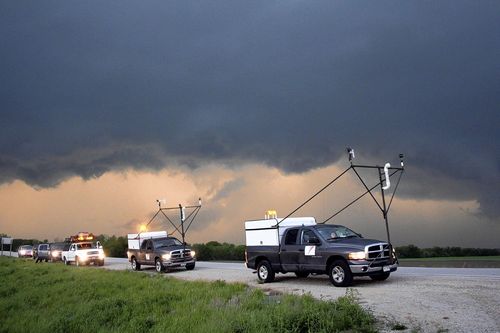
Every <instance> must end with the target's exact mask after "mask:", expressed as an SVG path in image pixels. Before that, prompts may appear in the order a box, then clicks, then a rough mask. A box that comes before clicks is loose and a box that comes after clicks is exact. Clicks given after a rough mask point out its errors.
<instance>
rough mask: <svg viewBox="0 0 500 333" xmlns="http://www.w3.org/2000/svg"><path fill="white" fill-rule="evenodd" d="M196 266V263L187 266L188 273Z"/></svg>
mask: <svg viewBox="0 0 500 333" xmlns="http://www.w3.org/2000/svg"><path fill="white" fill-rule="evenodd" d="M194 265H195V264H194V263H193V264H187V265H186V270H187V271H192V270H193V269H194Z"/></svg>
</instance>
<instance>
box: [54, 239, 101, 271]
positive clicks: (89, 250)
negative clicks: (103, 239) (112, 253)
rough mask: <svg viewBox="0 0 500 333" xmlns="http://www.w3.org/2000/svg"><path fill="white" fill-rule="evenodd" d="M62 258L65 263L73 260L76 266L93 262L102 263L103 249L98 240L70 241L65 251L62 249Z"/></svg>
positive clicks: (95, 263)
mask: <svg viewBox="0 0 500 333" xmlns="http://www.w3.org/2000/svg"><path fill="white" fill-rule="evenodd" d="M61 256H62V260H63V262H64V264H65V265H70V264H71V263H72V262H74V263H75V264H76V265H77V266H81V265H86V264H90V263H93V264H94V265H98V266H103V265H104V257H105V256H104V250H103V249H102V246H101V244H100V243H99V242H96V243H92V242H79V243H72V244H70V246H69V249H68V250H67V251H62V254H61Z"/></svg>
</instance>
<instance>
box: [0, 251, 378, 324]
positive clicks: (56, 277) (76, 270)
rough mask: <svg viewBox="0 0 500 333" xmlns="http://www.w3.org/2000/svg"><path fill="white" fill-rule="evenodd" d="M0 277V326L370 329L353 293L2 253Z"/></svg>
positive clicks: (368, 319)
mask: <svg viewBox="0 0 500 333" xmlns="http://www.w3.org/2000/svg"><path fill="white" fill-rule="evenodd" d="M0 279H1V283H0V318H1V320H0V332H51V333H57V332H64V333H66V332H120V333H123V332H134V333H136V332H205V333H207V332H339V331H346V330H351V331H354V332H374V331H375V326H374V325H375V323H374V318H373V316H372V315H371V314H369V313H367V312H366V311H364V310H363V309H362V308H361V307H360V306H359V305H358V304H357V303H356V301H355V298H354V296H352V294H349V295H346V296H344V297H341V298H339V299H338V300H336V301H334V302H333V301H332V302H325V301H319V300H316V299H314V298H312V297H310V296H293V295H271V296H269V295H267V294H266V293H265V292H263V291H262V290H260V289H251V288H249V287H248V286H246V285H244V284H229V283H225V282H222V281H216V282H188V281H181V280H177V279H174V278H169V277H165V276H163V275H162V276H159V275H156V274H155V275H151V274H145V273H137V272H128V271H107V270H102V269H95V268H90V267H67V266H64V265H61V264H47V263H43V264H35V263H33V262H32V261H28V260H20V259H14V258H6V257H0ZM326 288H328V287H326Z"/></svg>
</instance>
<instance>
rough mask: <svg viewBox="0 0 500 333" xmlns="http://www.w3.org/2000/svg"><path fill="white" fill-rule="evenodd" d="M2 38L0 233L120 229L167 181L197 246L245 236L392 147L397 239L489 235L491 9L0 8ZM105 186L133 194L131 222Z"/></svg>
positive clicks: (495, 42)
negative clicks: (396, 171) (201, 199)
mask: <svg viewBox="0 0 500 333" xmlns="http://www.w3.org/2000/svg"><path fill="white" fill-rule="evenodd" d="M0 31H2V33H1V34H0V78H1V80H0V183H1V184H2V185H0V198H4V200H2V201H0V232H9V233H11V234H14V236H19V237H21V236H23V237H24V236H27V235H29V236H32V237H37V235H42V234H43V235H44V237H48V238H52V237H50V236H51V235H54V237H64V236H65V235H66V234H67V233H71V232H73V231H75V232H76V231H78V230H75V229H77V227H78V228H85V229H91V231H95V232H96V233H100V232H106V233H108V234H112V233H116V234H124V233H126V229H127V225H131V223H135V221H140V220H142V219H144V218H147V217H148V216H150V214H151V212H153V211H154V202H155V200H156V199H157V198H158V196H159V195H162V194H161V192H162V189H161V188H160V187H158V185H159V184H164V185H165V186H166V187H165V188H164V190H163V192H164V193H165V194H164V196H167V197H168V198H169V199H171V201H172V202H174V203H175V204H177V203H178V202H180V201H181V200H186V201H189V200H195V198H197V196H198V195H200V196H201V195H205V196H206V197H208V198H209V199H210V200H209V201H207V203H206V207H204V210H203V211H202V212H201V213H200V219H202V221H204V224H201V226H198V227H197V228H202V227H203V225H204V226H205V228H206V230H205V233H202V232H201V231H200V229H197V230H198V232H199V233H200V234H199V235H198V236H197V237H198V239H199V240H210V239H216V240H228V241H235V242H242V241H243V237H244V234H243V225H242V221H243V220H245V219H251V218H255V217H260V216H261V215H263V212H264V209H269V208H277V207H282V210H281V211H279V213H281V214H280V215H285V214H286V211H285V210H286V209H292V208H293V206H294V205H295V206H296V205H298V204H300V201H301V200H303V199H305V198H306V197H307V196H308V195H310V194H311V193H313V192H314V191H315V190H316V189H317V188H319V187H321V186H322V185H323V183H321V182H320V181H318V180H319V179H321V180H324V181H325V182H328V180H329V179H331V178H333V177H334V176H335V172H337V171H341V170H342V169H343V168H345V166H346V165H347V164H346V161H345V160H346V156H345V147H346V146H352V147H354V148H355V150H356V153H357V161H359V162H363V163H378V164H381V165H382V164H384V163H385V162H391V163H393V164H397V163H398V158H397V155H398V154H399V153H405V155H406V166H407V172H406V174H405V176H404V178H403V183H402V185H401V188H400V191H401V192H400V193H399V194H398V200H400V201H397V202H395V204H396V203H400V207H401V208H400V209H401V210H400V211H399V213H398V212H394V214H396V216H397V219H395V218H392V221H391V223H392V224H391V225H394V228H395V229H396V230H399V231H397V232H396V233H397V234H398V236H399V239H398V238H394V237H393V238H394V239H395V242H397V243H400V244H401V243H410V242H413V243H415V244H427V245H447V244H453V245H468V246H474V245H476V246H478V247H480V246H482V245H483V244H482V243H484V244H486V245H488V246H496V247H498V246H500V245H499V243H498V235H499V234H500V229H499V224H500V195H499V194H498V193H499V190H500V147H499V146H500V145H499V139H500V131H499V127H500V126H499V125H500V112H499V106H500V34H499V32H500V3H499V2H498V1H479V2H478V1H439V2H423V1H406V2H385V1H377V2H373V1H361V2H348V1H313V2H309V1H275V2H272V1H260V2H259V1H252V2H240V1H210V2H208V1H206V2H195V1H177V2H174V1H170V2H167V1H148V2H128V1H85V2H75V1H43V2H40V1H24V2H19V1H0ZM132 175H133V176H132ZM270 175H274V176H270ZM368 176H369V175H367V177H368ZM199 177H202V178H203V181H202V180H200V179H197V178H199ZM266 177H271V178H270V179H275V180H276V181H279V182H281V183H280V186H281V187H282V188H283V189H284V191H285V192H284V193H288V195H289V196H283V195H275V196H273V195H271V194H270V192H269V191H267V190H266V185H265V183H262V179H266ZM297 179H300V182H301V186H295V185H294V182H295V181H297ZM181 180H182V181H184V182H186V183H185V184H184V185H185V186H186V187H187V188H186V187H182V186H181V187H182V188H179V187H177V186H175V185H171V184H175V183H176V181H181ZM143 181H144V182H153V183H151V184H150V183H148V184H150V185H148V186H147V188H146V187H144V188H142V187H141V186H142V185H141V184H143ZM155 184H156V185H155ZM167 184H169V185H168V186H173V187H168V188H167ZM259 185H260V186H259ZM144 186H145V185H144ZM315 186H316V187H315ZM357 186H358V184H356V183H355V182H354V181H352V179H351V181H348V182H347V183H346V184H345V187H343V188H344V191H343V192H342V194H336V195H335V196H332V197H328V198H330V199H331V200H326V199H322V200H324V201H323V202H321V205H320V206H318V209H321V210H323V209H326V208H325V207H330V208H331V209H332V210H333V208H334V207H335V205H334V203H333V202H334V201H335V199H336V198H338V196H339V195H341V196H342V198H344V196H345V195H346V194H354V193H355V191H357V189H358V188H357ZM90 187H92V189H93V190H92V191H90V190H89V188H90ZM113 188H122V189H123V190H122V192H120V193H119V195H123V196H124V197H134V198H136V199H137V200H135V201H133V202H130V203H128V205H129V206H130V211H128V212H127V213H126V214H118V215H117V214H116V210H117V207H116V206H113V205H112V204H110V203H111V202H113V203H114V204H116V205H119V204H118V203H117V202H115V201H114V200H115V199H112V196H113V195H116V193H114V192H113V190H112V189H113ZM138 193H141V194H142V196H141V197H140V199H139V198H138V196H137V195H138ZM264 193H265V194H264ZM290 193H293V194H290ZM332 195H333V194H332ZM97 197H99V201H98V202H96V200H95V198H97ZM263 197H265V198H266V202H262V203H260V204H259V203H258V202H260V201H261V199H262V198H263ZM28 198H29V200H31V201H30V202H28ZM61 198H64V200H65V201H68V200H69V201H70V202H74V203H77V202H78V203H79V204H78V207H76V206H75V207H73V208H72V209H70V208H68V207H72V206H71V204H70V203H68V205H64V206H63V205H61ZM228 200H229V202H231V204H228V203H227V201H228ZM345 200H348V196H347V197H345ZM7 202H9V203H7ZM33 202H44V205H43V206H41V207H40V211H38V213H37V214H36V215H33V216H32V215H29V214H27V213H26V208H27V207H29V206H31V205H32V204H33ZM369 204H370V203H369V202H366V205H367V206H366V209H369V208H368V207H369V206H368V205H369ZM363 205H365V203H363V204H362V205H361V206H362V207H365V206H363ZM426 205H427V206H426ZM270 206H272V207H270ZM424 206H425V207H427V208H428V209H429V210H431V211H432V212H433V214H430V215H425V216H423V215H421V214H422V209H423V207H424ZM131 207H134V209H132V208H131ZM243 207H244V209H243ZM396 207H397V206H396V205H395V206H394V209H396ZM411 207H413V210H412V209H411ZM430 207H432V209H431V208H430ZM2 208H3V209H2ZM372 208H373V207H372ZM96 211H99V212H100V213H99V214H98V216H96V215H94V213H95V212H96ZM369 212H370V213H371V212H373V213H375V214H377V211H376V210H373V211H371V210H369ZM403 212H404V214H403ZM203 213H205V216H203ZM307 213H310V214H312V215H314V214H316V213H317V214H320V215H321V214H323V212H315V211H310V212H307ZM299 215H300V214H299ZM49 216H50V218H49ZM70 216H73V219H74V221H75V225H72V224H71V223H70V222H68V219H72V218H71V217H70ZM417 216H418V218H417ZM373 217H375V216H373ZM363 218H364V219H370V218H371V215H366V212H365V211H364V210H354V212H353V213H351V214H349V213H347V217H346V218H345V219H344V220H342V223H345V224H352V223H354V224H356V223H357V222H356V221H359V220H360V219H363ZM376 218H377V219H379V218H380V217H379V216H376ZM100 219H102V220H100ZM416 220H418V221H419V222H418V223H417V221H416ZM64 221H66V222H64ZM76 221H78V223H77V222H76ZM410 221H413V222H414V223H413V222H412V223H410ZM235 223H239V224H238V225H237V226H234V224H235ZM419 223H420V227H418V228H414V226H415V224H419ZM21 224H22V225H25V226H28V225H29V226H30V227H29V228H27V227H25V228H21V227H20V225H21ZM62 224H64V225H65V226H66V227H65V228H63V230H62V229H61V226H60V225H62ZM422 224H423V225H425V226H427V227H426V228H422ZM103 225H106V226H107V227H104V226H103ZM230 225H231V227H229V226H230ZM110 226H114V227H110ZM356 227H358V228H363V227H362V225H359V226H358V225H357V224H356ZM113 228H115V229H113ZM211 228H212V229H211ZM225 229H227V230H231V232H229V233H227V234H226V233H224V232H223V231H222V230H225ZM72 230H73V231H72ZM368 230H369V231H371V232H375V233H376V232H377V231H376V230H375V229H373V230H372V229H368ZM476 230H484V231H481V232H480V233H481V235H482V236H477V235H475V236H474V237H473V241H472V240H471V239H470V238H469V239H466V240H464V239H461V238H460V237H459V236H458V235H462V234H463V233H467V234H469V233H471V232H472V233H479V231H476ZM115 231H116V232H115ZM215 231H216V232H215ZM490 231H494V232H493V233H492V232H490ZM238 232H239V233H240V234H238ZM415 232H416V234H415ZM362 233H364V234H365V232H362ZM66 236H67V235H66ZM209 236H210V237H209ZM431 236H432V238H429V237H431ZM430 239H432V244H431V241H430Z"/></svg>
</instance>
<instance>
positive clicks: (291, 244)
mask: <svg viewBox="0 0 500 333" xmlns="http://www.w3.org/2000/svg"><path fill="white" fill-rule="evenodd" d="M299 230H300V229H299V228H290V229H288V230H287V231H286V232H285V235H284V237H283V244H281V253H280V259H281V267H282V268H283V270H285V271H287V272H297V271H298V270H299V254H300V253H303V251H304V246H303V245H301V244H300V243H299V242H298V238H299V237H298V236H299Z"/></svg>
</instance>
